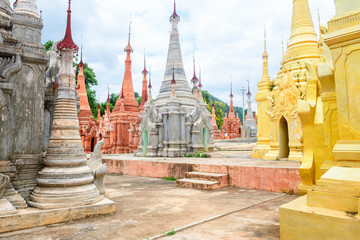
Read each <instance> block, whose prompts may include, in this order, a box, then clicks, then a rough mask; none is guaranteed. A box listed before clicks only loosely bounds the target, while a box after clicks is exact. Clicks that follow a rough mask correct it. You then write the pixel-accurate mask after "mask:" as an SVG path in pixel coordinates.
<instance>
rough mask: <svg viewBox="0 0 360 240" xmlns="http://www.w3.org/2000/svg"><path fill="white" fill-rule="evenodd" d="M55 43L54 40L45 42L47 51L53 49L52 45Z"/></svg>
mask: <svg viewBox="0 0 360 240" xmlns="http://www.w3.org/2000/svg"><path fill="white" fill-rule="evenodd" d="M53 44H54V41H51V40H49V41H47V42H46V43H45V44H44V47H45V52H48V51H50V50H51V48H52V46H53Z"/></svg>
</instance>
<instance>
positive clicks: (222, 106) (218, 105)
mask: <svg viewBox="0 0 360 240" xmlns="http://www.w3.org/2000/svg"><path fill="white" fill-rule="evenodd" d="M202 95H203V98H204V101H205V103H206V104H207V109H208V111H209V112H210V113H212V105H213V102H214V103H215V116H216V125H217V126H218V128H219V129H220V130H221V129H222V125H223V121H224V117H225V112H229V110H230V106H229V105H228V104H227V103H225V102H224V101H222V100H220V99H218V98H216V97H214V96H213V95H211V94H210V93H209V92H207V91H202ZM234 111H235V113H236V112H237V111H239V116H238V117H240V119H241V121H242V108H240V107H234Z"/></svg>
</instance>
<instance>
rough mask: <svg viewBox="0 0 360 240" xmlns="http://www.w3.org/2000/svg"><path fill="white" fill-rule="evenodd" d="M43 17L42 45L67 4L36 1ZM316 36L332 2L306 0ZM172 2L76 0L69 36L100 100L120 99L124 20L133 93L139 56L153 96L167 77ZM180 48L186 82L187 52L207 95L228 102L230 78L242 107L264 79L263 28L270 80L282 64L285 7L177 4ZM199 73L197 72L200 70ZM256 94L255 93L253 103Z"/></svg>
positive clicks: (288, 6)
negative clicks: (247, 91)
mask: <svg viewBox="0 0 360 240" xmlns="http://www.w3.org/2000/svg"><path fill="white" fill-rule="evenodd" d="M37 2H38V8H39V10H42V11H43V19H44V30H43V42H46V41H47V40H49V39H51V40H56V39H59V38H61V37H63V35H64V33H65V24H66V10H67V3H68V1H67V0H57V1H54V0H50V1H49V0H38V1H37ZM309 3H310V8H311V12H312V16H313V20H314V25H315V28H316V29H317V26H318V21H317V9H319V11H320V14H321V16H322V24H326V23H327V22H328V20H329V19H330V18H331V17H332V16H333V15H334V12H335V10H334V3H333V1H329V0H310V1H309ZM172 8H173V2H172V1H171V0H167V1H164V0H131V1H128V0H107V1H104V0H73V1H72V13H73V14H72V16H73V18H72V30H73V37H74V40H75V42H76V43H77V44H78V45H80V41H81V40H80V39H81V35H83V42H84V60H85V61H86V62H88V63H89V65H90V66H91V67H93V68H94V70H95V72H96V75H97V78H98V81H99V85H98V86H97V87H95V90H96V91H97V96H98V97H100V98H101V99H102V101H104V100H105V99H106V96H107V85H108V84H109V85H110V89H111V92H115V93H119V92H120V90H121V84H122V79H123V74H124V61H125V53H124V52H123V49H124V47H125V46H126V45H127V39H128V27H129V16H130V13H131V15H132V37H131V38H132V39H131V44H132V47H133V48H134V53H133V54H132V60H133V61H132V64H133V65H132V66H133V67H132V73H133V82H134V90H135V91H137V92H139V93H140V92H141V84H142V75H141V71H142V69H143V54H144V49H146V54H147V63H148V64H149V65H151V68H152V82H153V84H152V85H153V87H154V89H153V95H157V94H158V91H159V87H160V85H161V81H162V78H163V74H164V68H165V63H166V56H167V50H168V43H169V31H170V23H169V21H168V20H169V16H170V15H171V14H172V10H173V9H172ZM177 9H178V14H179V15H180V16H181V22H180V24H179V32H180V41H181V46H182V54H183V61H184V65H185V71H186V73H187V78H188V80H189V81H190V78H191V77H192V74H193V72H192V52H193V50H195V56H196V61H197V65H199V64H200V65H201V69H202V77H203V82H204V83H203V85H204V89H205V90H208V91H209V92H210V93H212V94H214V95H215V96H217V97H219V98H221V99H223V100H224V101H227V102H228V101H229V97H228V96H229V87H230V81H231V78H232V79H233V86H234V94H235V99H234V101H235V103H237V104H238V105H242V97H241V96H240V90H239V89H240V88H241V87H242V86H246V85H247V83H246V80H247V78H248V76H249V78H250V81H251V89H252V92H253V93H255V92H256V91H257V86H256V85H257V82H258V81H259V80H260V79H261V75H262V59H261V55H262V52H263V29H264V26H265V27H266V29H267V42H268V53H269V71H270V76H271V77H272V78H273V77H275V76H276V73H277V72H278V69H279V63H280V61H281V57H282V53H281V41H282V39H283V40H284V42H285V43H286V42H287V39H288V37H289V33H290V26H291V14H292V1H290V0H252V1H239V0H224V1H217V0H196V1H194V0H178V1H177ZM197 69H198V66H197ZM254 97H255V94H253V98H254Z"/></svg>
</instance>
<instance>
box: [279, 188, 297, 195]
mask: <svg viewBox="0 0 360 240" xmlns="http://www.w3.org/2000/svg"><path fill="white" fill-rule="evenodd" d="M281 191H282V192H283V193H285V194H287V195H299V194H298V193H297V194H296V193H295V191H294V189H290V190H285V189H281Z"/></svg>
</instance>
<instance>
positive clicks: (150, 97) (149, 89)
mask: <svg viewBox="0 0 360 240" xmlns="http://www.w3.org/2000/svg"><path fill="white" fill-rule="evenodd" d="M149 70H150V71H149V86H148V92H149V97H148V102H150V101H152V95H151V88H152V86H151V66H150V68H149Z"/></svg>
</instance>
